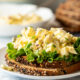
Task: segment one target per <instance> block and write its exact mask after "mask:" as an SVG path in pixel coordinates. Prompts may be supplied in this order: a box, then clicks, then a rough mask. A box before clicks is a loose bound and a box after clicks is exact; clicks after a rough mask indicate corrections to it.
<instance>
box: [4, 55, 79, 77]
mask: <svg viewBox="0 0 80 80" xmlns="http://www.w3.org/2000/svg"><path fill="white" fill-rule="evenodd" d="M5 58H6V62H7V64H8V65H9V66H12V67H14V70H16V71H19V72H21V73H24V74H28V75H35V76H54V75H63V74H69V73H73V72H76V71H79V70H80V62H78V63H76V64H73V65H70V66H67V67H64V68H41V67H35V66H30V65H24V64H21V63H20V62H17V61H15V60H12V59H9V57H8V55H7V54H6V56H5Z"/></svg>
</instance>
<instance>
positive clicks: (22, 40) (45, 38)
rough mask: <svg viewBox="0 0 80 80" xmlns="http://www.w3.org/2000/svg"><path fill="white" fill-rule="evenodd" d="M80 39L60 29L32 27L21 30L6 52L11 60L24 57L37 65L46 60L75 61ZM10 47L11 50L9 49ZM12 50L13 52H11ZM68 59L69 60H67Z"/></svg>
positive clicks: (79, 49)
mask: <svg viewBox="0 0 80 80" xmlns="http://www.w3.org/2000/svg"><path fill="white" fill-rule="evenodd" d="M79 41H80V38H78V37H74V36H73V35H72V34H70V33H67V32H66V31H64V30H63V29H61V28H51V29H50V30H46V29H43V28H37V29H36V30H35V29H33V28H32V27H28V28H27V29H23V30H22V32H21V35H18V36H17V38H16V39H15V41H14V42H13V43H8V45H7V46H8V49H7V52H8V54H9V56H10V57H11V58H16V57H17V56H22V55H26V56H27V60H28V61H35V60H36V61H37V62H39V63H41V62H43V61H44V60H47V61H49V62H53V60H69V61H70V60H71V61H72V60H76V59H74V58H76V56H77V59H78V57H79V56H80V55H79V53H80V42H79ZM10 47H11V48H10ZM12 50H13V51H12ZM69 58H70V59H69Z"/></svg>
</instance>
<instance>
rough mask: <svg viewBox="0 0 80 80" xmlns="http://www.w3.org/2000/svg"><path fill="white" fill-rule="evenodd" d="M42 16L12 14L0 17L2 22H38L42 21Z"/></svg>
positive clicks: (24, 23)
mask: <svg viewBox="0 0 80 80" xmlns="http://www.w3.org/2000/svg"><path fill="white" fill-rule="evenodd" d="M41 21H42V17H41V16H39V15H37V14H24V15H22V14H16V15H11V16H3V17H0V24H5V23H6V24H22V25H26V24H33V23H36V22H41Z"/></svg>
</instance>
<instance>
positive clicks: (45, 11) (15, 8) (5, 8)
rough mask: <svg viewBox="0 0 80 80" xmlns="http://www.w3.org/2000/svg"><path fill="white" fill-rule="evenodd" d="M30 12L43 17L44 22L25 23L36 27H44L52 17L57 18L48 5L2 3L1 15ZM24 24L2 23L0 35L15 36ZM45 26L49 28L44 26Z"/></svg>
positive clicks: (0, 5) (0, 7)
mask: <svg viewBox="0 0 80 80" xmlns="http://www.w3.org/2000/svg"><path fill="white" fill-rule="evenodd" d="M27 13H28V14H29V13H36V14H38V15H39V16H41V17H42V19H43V21H42V22H37V23H34V24H29V25H25V26H26V27H28V26H33V27H34V28H36V27H42V26H44V25H45V24H47V23H48V22H49V21H50V20H51V19H52V18H53V21H54V19H55V17H54V14H53V12H52V10H51V9H49V8H46V7H39V8H38V7H37V5H32V4H23V5H22V4H0V16H7V15H12V14H27ZM25 26H23V25H16V24H4V23H3V24H0V36H3V37H5V36H14V35H17V34H19V33H20V31H21V30H22V29H23V28H24V27H25ZM44 28H47V27H46V26H44Z"/></svg>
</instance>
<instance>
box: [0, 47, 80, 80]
mask: <svg viewBox="0 0 80 80" xmlns="http://www.w3.org/2000/svg"><path fill="white" fill-rule="evenodd" d="M5 53H6V48H2V49H0V65H1V64H5V65H7V64H6V62H5ZM1 71H2V72H3V73H4V74H7V75H10V77H11V76H12V77H20V78H26V79H37V80H41V79H44V80H51V79H64V78H70V77H75V76H79V75H80V72H77V73H73V74H67V75H60V76H31V75H25V74H20V73H18V72H11V71H7V70H3V69H2V68H0V72H1Z"/></svg>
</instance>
